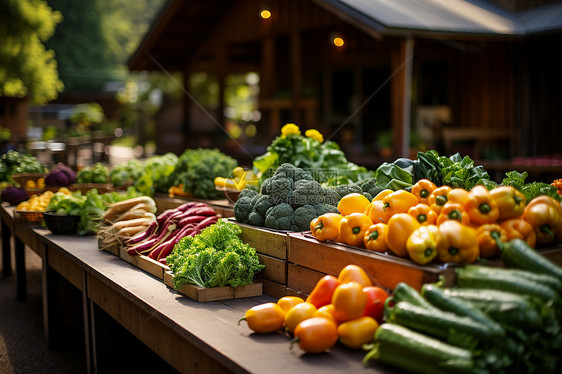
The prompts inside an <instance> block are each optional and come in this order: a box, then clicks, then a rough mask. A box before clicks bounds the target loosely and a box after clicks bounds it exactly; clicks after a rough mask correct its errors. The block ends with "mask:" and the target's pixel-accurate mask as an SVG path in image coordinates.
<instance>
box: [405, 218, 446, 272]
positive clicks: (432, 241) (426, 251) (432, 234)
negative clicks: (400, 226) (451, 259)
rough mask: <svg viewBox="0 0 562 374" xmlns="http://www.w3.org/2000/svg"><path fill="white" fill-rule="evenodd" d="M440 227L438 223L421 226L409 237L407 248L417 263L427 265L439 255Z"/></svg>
mask: <svg viewBox="0 0 562 374" xmlns="http://www.w3.org/2000/svg"><path fill="white" fill-rule="evenodd" d="M440 235H441V234H440V233H439V228H438V227H437V226H436V225H427V226H421V227H420V228H418V229H416V230H415V231H414V232H413V233H411V234H410V236H409V237H408V241H407V242H406V250H407V251H408V256H409V257H410V259H412V261H414V262H415V263H416V264H420V265H425V264H427V263H429V262H431V261H433V259H434V258H435V257H437V246H438V244H439V236H440Z"/></svg>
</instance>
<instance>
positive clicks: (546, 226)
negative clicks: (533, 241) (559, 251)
mask: <svg viewBox="0 0 562 374" xmlns="http://www.w3.org/2000/svg"><path fill="white" fill-rule="evenodd" d="M534 200H535V199H533V200H532V201H531V203H529V205H527V207H525V210H524V212H523V219H524V220H525V221H527V222H528V223H530V224H531V226H532V227H533V229H534V230H535V234H536V235H537V243H538V244H548V243H552V242H553V241H554V239H555V237H556V235H557V234H558V232H559V231H560V230H561V226H562V216H561V214H560V212H561V211H562V209H557V207H556V206H555V205H553V204H551V203H549V202H541V201H539V202H536V203H533V201H534Z"/></svg>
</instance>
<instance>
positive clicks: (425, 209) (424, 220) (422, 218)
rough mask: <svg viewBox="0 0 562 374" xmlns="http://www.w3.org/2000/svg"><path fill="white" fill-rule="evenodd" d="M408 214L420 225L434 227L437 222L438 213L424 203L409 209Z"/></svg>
mask: <svg viewBox="0 0 562 374" xmlns="http://www.w3.org/2000/svg"><path fill="white" fill-rule="evenodd" d="M408 214H409V215H411V216H412V217H414V218H415V219H416V220H417V221H418V223H419V224H420V225H433V224H434V223H435V221H437V213H435V211H434V210H433V209H431V208H430V207H429V205H427V204H423V203H419V204H418V205H414V206H413V207H411V208H410V209H408Z"/></svg>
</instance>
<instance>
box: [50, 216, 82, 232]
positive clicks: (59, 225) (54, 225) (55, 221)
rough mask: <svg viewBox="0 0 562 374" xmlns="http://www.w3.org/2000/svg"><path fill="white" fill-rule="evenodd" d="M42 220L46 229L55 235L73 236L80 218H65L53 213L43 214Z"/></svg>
mask: <svg viewBox="0 0 562 374" xmlns="http://www.w3.org/2000/svg"><path fill="white" fill-rule="evenodd" d="M43 218H44V219H45V224H46V225H47V228H48V229H49V230H51V232H52V233H53V234H57V235H72V234H75V233H76V229H77V228H78V222H80V216H67V215H65V214H56V213H53V212H43Z"/></svg>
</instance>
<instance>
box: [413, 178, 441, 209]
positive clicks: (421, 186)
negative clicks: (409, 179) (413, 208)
mask: <svg viewBox="0 0 562 374" xmlns="http://www.w3.org/2000/svg"><path fill="white" fill-rule="evenodd" d="M436 188H437V186H436V185H435V183H433V182H432V181H430V180H429V179H420V180H418V181H417V182H416V183H415V184H414V186H413V187H412V194H414V195H415V196H416V197H417V198H418V202H420V203H422V204H427V203H428V199H429V196H430V195H431V193H432V192H433V191H434V190H435V189H436Z"/></svg>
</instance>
